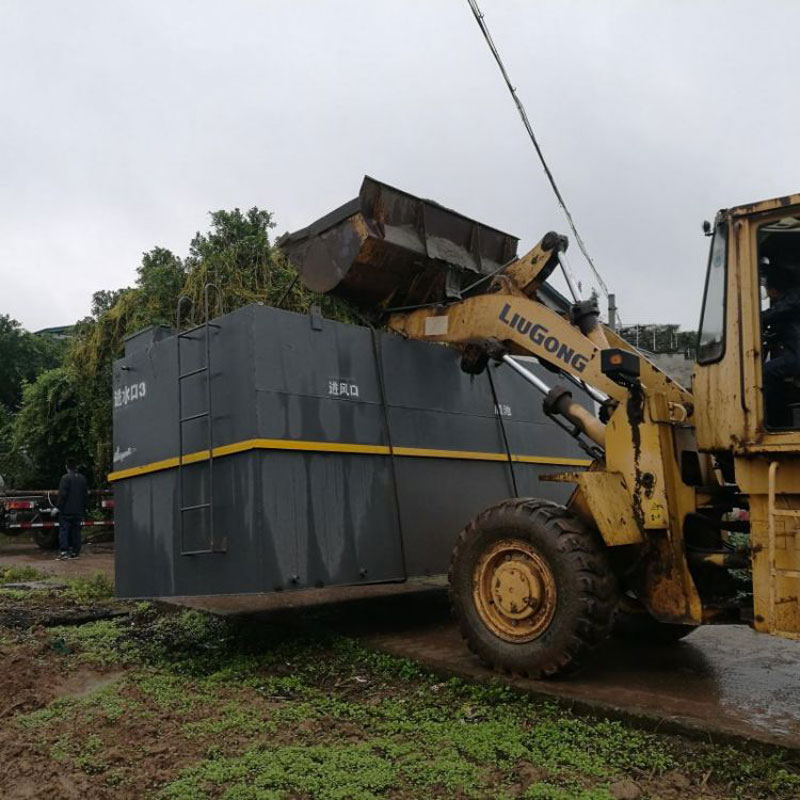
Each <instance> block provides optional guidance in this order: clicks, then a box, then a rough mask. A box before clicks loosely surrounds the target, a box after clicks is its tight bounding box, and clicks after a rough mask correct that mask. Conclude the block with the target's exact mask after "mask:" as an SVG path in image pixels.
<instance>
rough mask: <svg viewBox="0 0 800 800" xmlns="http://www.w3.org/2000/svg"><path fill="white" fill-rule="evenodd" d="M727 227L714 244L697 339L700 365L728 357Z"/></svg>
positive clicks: (716, 231)
mask: <svg viewBox="0 0 800 800" xmlns="http://www.w3.org/2000/svg"><path fill="white" fill-rule="evenodd" d="M727 234H728V230H727V226H726V225H725V224H723V223H718V224H717V226H716V228H715V229H714V238H713V239H712V240H711V254H710V256H709V259H708V274H707V276H706V289H705V294H704V296H703V313H702V316H701V317H700V332H699V334H698V339H697V360H698V362H699V363H700V364H710V363H712V362H714V361H719V359H720V358H722V356H723V354H724V353H725V282H726V281H725V276H726V268H727V263H726V262H727V258H726V254H727V241H728V236H727Z"/></svg>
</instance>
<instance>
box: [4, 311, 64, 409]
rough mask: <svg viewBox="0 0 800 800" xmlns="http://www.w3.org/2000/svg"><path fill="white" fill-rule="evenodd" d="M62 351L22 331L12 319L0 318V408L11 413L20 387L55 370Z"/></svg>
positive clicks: (17, 402) (20, 395)
mask: <svg viewBox="0 0 800 800" xmlns="http://www.w3.org/2000/svg"><path fill="white" fill-rule="evenodd" d="M62 353H63V347H62V346H60V345H59V343H57V342H55V341H53V340H52V339H48V338H46V337H43V336H36V335H35V334H33V333H28V332H27V331H25V330H23V329H22V326H21V325H20V324H19V322H17V321H16V320H15V319H11V317H9V316H8V315H7V314H0V404H2V405H4V406H5V407H6V408H7V409H9V410H10V411H14V410H15V409H16V408H17V407H18V405H19V402H20V399H21V398H22V385H23V383H25V382H26V381H33V380H35V378H36V376H37V375H38V374H39V373H40V372H43V371H44V370H46V369H51V368H52V367H55V366H56V365H57V364H58V363H59V361H60V359H61V356H62Z"/></svg>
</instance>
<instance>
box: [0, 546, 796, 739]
mask: <svg viewBox="0 0 800 800" xmlns="http://www.w3.org/2000/svg"><path fill="white" fill-rule="evenodd" d="M0 563H3V564H16V565H30V566H35V567H36V568H37V569H41V570H43V571H46V572H48V574H50V575H54V576H64V577H69V576H71V575H76V574H77V575H92V574H95V573H96V572H97V571H102V572H104V573H105V574H107V575H111V574H112V573H113V546H112V545H110V544H98V545H93V546H92V545H90V546H88V547H87V548H86V551H85V555H84V556H83V557H82V558H81V559H79V560H77V561H54V560H53V558H52V554H49V553H45V552H43V551H40V550H39V549H38V548H37V547H36V546H35V545H33V544H31V543H30V542H27V543H26V542H23V541H21V540H14V541H9V540H7V539H6V540H4V541H0ZM443 586H444V582H443V580H442V579H440V578H432V579H426V580H420V581H415V582H409V583H407V584H386V585H380V586H356V587H337V588H330V589H322V590H310V591H303V592H285V593H279V594H272V595H250V596H247V595H244V596H233V597H231V596H224V597H194V598H175V599H174V600H173V601H172V602H174V603H176V604H179V605H185V606H189V607H194V608H199V609H203V610H208V611H211V612H213V613H216V614H222V615H226V616H227V615H235V616H245V617H251V616H254V617H256V618H263V619H266V620H275V619H278V618H288V619H289V620H295V621H296V622H297V623H298V624H302V622H303V620H304V619H305V618H307V617H308V615H309V614H310V615H312V617H314V618H318V617H319V616H320V615H321V616H322V617H324V619H325V620H326V624H329V625H330V626H332V627H333V628H335V629H336V630H339V631H341V632H344V633H348V634H352V635H357V636H360V637H363V638H364V639H365V640H366V641H368V642H369V643H370V644H372V645H373V646H375V647H377V648H380V649H383V650H385V651H387V652H389V653H392V654H394V655H399V656H404V657H407V658H411V659H414V660H416V661H419V662H421V663H424V664H425V665H427V666H429V667H431V668H433V669H435V670H438V671H441V672H443V673H447V674H456V675H461V676H464V677H468V678H471V679H476V680H487V679H490V678H494V677H496V676H494V675H493V674H492V673H491V672H490V671H489V670H487V669H486V668H485V667H483V666H482V665H481V664H480V662H479V661H478V660H477V659H476V658H475V657H474V656H473V655H472V654H471V653H470V652H469V651H468V650H467V648H466V646H465V645H464V643H463V642H462V641H461V639H460V637H459V635H458V632H457V630H456V628H455V626H454V625H453V624H452V621H451V620H450V616H449V608H448V603H447V598H446V593H445V592H444V590H443V588H442V587H443ZM24 613H25V611H24V609H23V610H21V611H20V622H19V624H20V625H22V624H24V622H25V620H24V618H23V615H24ZM45 621H46V620H45ZM8 624H13V622H11V623H8ZM508 680H510V681H511V682H513V683H514V684H515V685H516V686H518V687H520V688H523V689H525V690H526V691H529V692H532V693H535V694H540V695H542V696H546V697H549V698H552V699H555V700H558V701H559V702H562V703H565V704H568V705H572V706H574V707H576V708H589V709H595V710H599V711H602V712H603V713H607V714H613V715H620V716H630V717H635V718H641V719H642V720H644V721H649V722H650V723H652V724H653V725H657V726H659V727H660V729H665V728H676V729H686V730H695V731H700V732H708V733H712V734H716V735H720V736H728V735H730V736H742V737H746V738H752V739H755V740H758V741H763V742H767V743H770V744H779V745H781V746H785V747H790V748H795V749H800V642H793V641H787V640H783V639H778V638H775V637H771V636H766V635H763V634H758V633H755V632H754V631H752V630H751V629H749V628H747V627H742V626H706V627H703V628H700V629H699V630H697V631H695V632H694V633H692V634H691V635H690V636H689V637H687V638H686V639H685V640H684V641H682V642H680V643H677V644H674V645H669V646H664V645H644V644H640V643H631V642H624V641H619V640H612V641H610V642H609V643H608V645H607V646H606V647H605V648H604V649H603V651H601V652H600V653H598V654H597V657H596V659H595V661H594V662H593V663H592V664H591V665H590V666H589V667H588V668H587V669H586V670H584V672H583V673H582V674H580V675H578V676H576V677H573V678H571V679H569V680H565V681H526V680H522V679H508Z"/></svg>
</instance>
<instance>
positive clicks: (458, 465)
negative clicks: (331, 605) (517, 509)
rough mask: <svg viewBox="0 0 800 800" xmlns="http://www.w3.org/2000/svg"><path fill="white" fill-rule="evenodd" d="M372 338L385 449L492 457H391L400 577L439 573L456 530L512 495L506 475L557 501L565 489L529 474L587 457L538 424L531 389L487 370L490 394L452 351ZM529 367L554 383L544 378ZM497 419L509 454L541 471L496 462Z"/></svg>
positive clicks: (530, 492) (502, 448) (523, 491)
mask: <svg viewBox="0 0 800 800" xmlns="http://www.w3.org/2000/svg"><path fill="white" fill-rule="evenodd" d="M382 338H383V341H382V357H383V365H384V374H385V376H386V378H385V380H386V392H387V398H388V406H389V409H388V413H389V421H390V427H391V436H392V443H393V445H394V447H395V448H397V449H398V450H400V451H401V452H402V450H403V449H404V448H408V449H410V450H412V451H414V450H416V451H420V452H421V453H424V452H425V451H429V450H431V449H434V450H449V451H465V456H476V455H479V454H492V455H494V456H495V457H497V456H498V454H499V455H500V459H501V460H492V461H485V460H479V459H478V458H469V457H465V458H462V459H459V458H429V457H425V456H424V455H418V456H401V457H396V458H395V464H396V470H397V480H398V495H399V500H400V508H401V528H402V531H403V542H404V547H405V554H406V561H407V567H408V574H409V575H424V574H436V573H442V572H445V571H446V570H447V565H448V564H449V560H450V551H451V549H452V545H453V542H454V541H455V538H456V536H457V535H458V532H459V531H460V530H461V529H462V528H463V527H464V526H465V525H466V524H467V523H468V522H469V521H470V519H472V517H474V516H475V514H477V513H478V512H479V511H481V510H482V509H484V508H486V507H487V506H490V505H492V504H494V503H497V502H499V501H500V500H503V499H505V498H507V497H512V496H513V495H514V482H513V481H512V472H511V471H512V469H513V476H514V479H515V480H516V485H517V491H518V493H519V495H520V496H523V497H524V496H535V497H543V498H546V499H549V500H553V501H554V502H559V503H565V502H566V501H567V499H568V497H569V494H570V491H571V487H570V486H568V485H566V484H560V483H553V482H544V481H540V480H539V476H540V475H542V474H546V473H552V472H556V471H559V470H560V469H561V470H563V469H564V466H562V465H559V464H558V462H559V460H561V459H578V460H581V461H585V460H587V456H586V454H585V453H584V452H583V451H582V450H581V449H580V448H579V447H577V446H576V445H575V443H574V442H573V441H572V440H571V439H570V437H569V436H568V435H567V434H565V433H564V432H563V431H561V430H560V429H559V428H557V427H556V426H555V425H553V423H552V422H551V421H550V420H549V419H547V417H546V416H545V414H544V412H543V411H542V404H541V397H540V396H539V395H538V394H537V393H536V392H535V390H534V389H533V387H531V386H529V385H528V384H527V383H525V382H524V381H522V380H520V379H519V378H518V376H517V375H516V374H515V373H513V372H512V371H511V370H509V369H507V368H503V367H500V368H495V367H490V369H491V379H492V381H493V383H494V389H495V392H494V393H493V392H492V384H491V383H490V379H489V375H488V373H487V372H484V373H483V374H481V375H478V376H472V375H467V374H465V373H464V372H462V371H461V369H460V366H459V359H460V356H459V354H458V353H457V352H456V351H454V350H452V349H449V348H445V347H440V346H436V345H430V344H425V343H422V342H409V341H404V340H401V339H399V337H395V336H384V337H382ZM528 366H530V365H528ZM533 369H534V371H537V373H538V372H541V373H542V377H545V378H546V379H547V380H548V381H549V382H550V383H551V384H552V383H554V382H555V381H554V380H553V375H552V373H547V372H545V371H544V370H542V368H541V367H538V366H536V367H533ZM547 375H549V378H547V377H546V376H547ZM577 394H578V392H577V391H576V395H577ZM495 395H496V399H497V403H496V404H495ZM501 421H502V425H503V426H504V428H505V436H506V438H507V440H508V446H509V449H510V451H511V452H512V453H513V454H515V455H522V456H529V457H532V458H536V459H542V460H543V461H544V462H545V463H542V464H538V463H537V464H528V463H519V462H517V463H514V464H513V467H512V465H510V464H509V463H508V461H507V460H502V456H503V455H504V454H505V453H506V444H505V439H504V437H503V428H502V427H501ZM549 460H552V463H547V462H548V461H549ZM568 468H569V469H575V467H574V466H570V467H568Z"/></svg>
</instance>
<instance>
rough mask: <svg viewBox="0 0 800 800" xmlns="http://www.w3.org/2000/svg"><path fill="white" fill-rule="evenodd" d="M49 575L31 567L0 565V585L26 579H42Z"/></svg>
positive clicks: (20, 581) (21, 581) (25, 580)
mask: <svg viewBox="0 0 800 800" xmlns="http://www.w3.org/2000/svg"><path fill="white" fill-rule="evenodd" d="M48 577H49V576H48V575H46V574H45V573H44V572H40V571H39V570H38V569H34V568H33V567H27V566H23V567H9V566H2V565H0V586H3V585H4V584H7V583H25V582H27V581H43V580H46V579H47V578H48Z"/></svg>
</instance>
